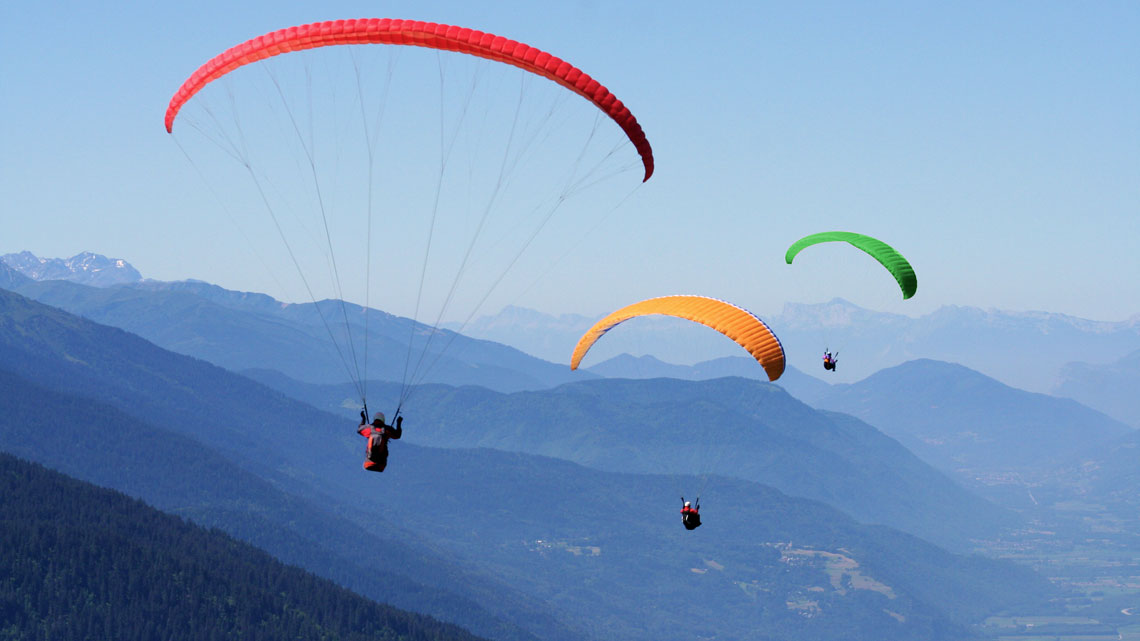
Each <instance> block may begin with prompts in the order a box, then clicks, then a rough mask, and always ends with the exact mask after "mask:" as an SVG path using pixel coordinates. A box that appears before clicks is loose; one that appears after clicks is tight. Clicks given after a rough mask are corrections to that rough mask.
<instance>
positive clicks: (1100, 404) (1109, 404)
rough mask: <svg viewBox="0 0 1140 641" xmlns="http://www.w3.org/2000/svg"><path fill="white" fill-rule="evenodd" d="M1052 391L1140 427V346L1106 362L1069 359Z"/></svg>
mask: <svg viewBox="0 0 1140 641" xmlns="http://www.w3.org/2000/svg"><path fill="white" fill-rule="evenodd" d="M1052 392H1053V394H1055V395H1057V396H1064V397H1066V398H1072V399H1075V400H1077V401H1080V402H1081V403H1083V404H1085V405H1088V406H1089V407H1091V408H1093V409H1097V410H1100V411H1102V412H1104V413H1105V414H1108V415H1109V416H1111V417H1112V418H1115V419H1116V420H1118V421H1121V422H1122V423H1126V424H1128V425H1131V426H1132V427H1136V428H1140V350H1137V351H1135V352H1132V353H1131V354H1129V355H1127V356H1125V357H1124V358H1121V359H1120V360H1117V361H1115V362H1111V363H1109V364H1107V365H1096V364H1092V363H1069V364H1067V365H1065V367H1064V368H1062V369H1061V380H1060V381H1059V382H1058V383H1057V385H1056V386H1055V387H1054V388H1053V390H1052Z"/></svg>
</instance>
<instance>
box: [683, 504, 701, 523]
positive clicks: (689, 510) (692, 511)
mask: <svg viewBox="0 0 1140 641" xmlns="http://www.w3.org/2000/svg"><path fill="white" fill-rule="evenodd" d="M681 501H682V502H684V504H685V505H684V507H682V508H681V523H683V524H684V525H685V529H686V530H695V529H697V528H699V527H701V513H700V510H701V501H700V499H697V505H696V507H693V506H692V505H690V504H689V502H688V501H686V500H685V497H683V496H682V497H681Z"/></svg>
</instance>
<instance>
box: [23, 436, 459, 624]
mask: <svg viewBox="0 0 1140 641" xmlns="http://www.w3.org/2000/svg"><path fill="white" fill-rule="evenodd" d="M0 513H2V514H3V515H4V518H3V519H0V576H3V577H4V590H3V601H2V602H3V603H4V635H5V636H6V637H7V638H12V639H39V638H61V639H62V638H66V639H104V638H113V639H168V640H170V641H181V640H186V641H200V640H201V639H220V638H231V639H237V638H254V637H256V638H265V639H285V638H289V639H311V640H314V641H316V640H318V639H329V638H338V639H353V640H357V641H364V640H365V639H394V638H400V639H408V641H413V640H417V641H447V640H451V639H455V640H458V641H475V640H476V637H475V636H474V635H472V634H471V633H469V632H467V631H466V630H462V629H460V628H457V627H455V626H452V625H448V624H444V623H440V622H438V621H434V620H432V619H430V618H428V617H425V616H423V615H415V614H411V613H408V612H404V611H401V610H397V609H396V608H393V607H391V606H387V605H381V604H378V603H376V602H373V601H368V600H366V599H363V598H361V597H360V596H359V595H357V594H354V593H352V592H350V591H348V590H346V589H344V588H342V587H339V586H337V585H335V584H334V583H333V582H332V581H329V580H327V579H318V578H317V577H315V576H313V575H311V574H308V573H307V572H304V571H303V570H300V569H298V568H296V567H289V566H286V565H284V564H283V563H281V562H280V561H278V560H276V559H274V558H272V557H271V556H269V555H268V554H266V553H265V552H263V551H261V550H258V549H256V548H254V547H252V546H249V545H245V544H242V543H239V542H238V541H235V540H233V539H232V538H230V537H228V536H226V535H224V534H222V533H221V532H218V531H216V530H206V529H204V528H202V527H199V526H195V525H191V524H189V523H186V522H185V521H184V520H182V519H180V518H178V517H176V516H171V515H167V514H162V513H161V512H159V511H158V510H155V509H154V508H152V507H150V506H148V505H146V504H145V503H143V502H142V501H138V500H133V499H130V498H128V497H126V496H123V495H122V494H120V493H119V492H114V491H111V490H106V489H103V488H98V487H95V486H93V485H90V484H88V483H83V482H81V481H77V480H75V479H72V478H68V477H66V476H64V475H62V474H59V473H58V472H52V471H49V470H47V469H44V468H43V467H41V466H38V465H34V464H32V463H28V462H25V461H20V460H18V459H16V458H14V457H12V456H8V455H4V454H0ZM45 630H51V631H52V632H51V634H50V635H45V634H43V633H44V631H45ZM254 630H256V632H257V633H256V635H251V634H250V633H251V632H252V631H254Z"/></svg>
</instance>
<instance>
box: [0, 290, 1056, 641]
mask: <svg viewBox="0 0 1140 641" xmlns="http://www.w3.org/2000/svg"><path fill="white" fill-rule="evenodd" d="M0 370H3V371H4V372H5V375H6V376H7V381H6V382H5V383H4V384H3V385H0V391H3V393H5V395H6V398H5V401H4V403H5V407H13V408H19V411H12V412H8V413H6V415H5V416H4V417H2V421H3V423H2V429H0V437H2V438H3V448H4V449H11V448H14V447H15V448H21V449H22V451H21V452H20V454H21V455H22V456H25V457H27V458H33V459H36V460H41V459H49V460H47V461H45V462H46V463H48V464H50V465H53V466H59V467H62V468H67V469H68V470H69V471H71V472H73V473H74V472H76V471H77V470H83V469H85V470H87V472H86V473H88V474H91V475H93V476H98V477H100V478H101V479H102V480H103V481H104V482H107V483H109V484H116V485H118V484H122V485H130V486H132V487H133V488H134V489H135V491H136V492H139V493H148V494H150V495H151V498H148V499H147V500H148V501H153V502H155V503H156V504H162V503H163V502H164V501H165V502H169V503H170V504H172V506H173V504H181V505H182V508H180V509H181V510H184V511H185V513H186V514H188V515H190V516H191V517H192V518H193V517H195V516H197V515H200V514H209V515H210V517H209V518H210V519H212V522H211V523H209V524H211V525H217V526H218V527H222V528H224V529H226V530H227V531H231V530H232V533H233V534H234V535H235V536H238V537H239V538H247V537H248V538H249V539H254V540H253V542H255V543H258V544H261V543H265V544H266V545H267V549H270V551H271V552H273V553H274V554H278V555H283V556H289V555H292V556H293V557H296V558H297V559H298V561H303V562H302V563H300V564H302V565H304V566H305V567H309V568H310V569H313V570H315V571H318V572H320V573H322V574H324V575H326V576H328V575H337V576H330V578H334V579H336V580H338V582H344V583H346V584H347V583H348V582H349V581H356V582H358V583H360V582H363V583H368V581H369V579H370V578H371V576H372V575H375V576H377V577H380V578H378V579H376V580H375V581H373V583H372V587H371V589H372V590H374V591H378V590H380V589H383V588H382V586H383V585H384V584H385V581H384V579H383V578H382V577H383V575H384V574H385V573H389V574H394V575H396V576H397V577H405V578H404V579H403V584H407V583H408V579H407V578H406V577H415V578H414V579H413V582H420V583H421V585H422V586H423V587H422V588H419V593H422V594H435V595H436V597H435V599H434V600H433V599H425V600H424V604H421V607H423V606H424V605H425V604H428V605H433V606H437V607H442V606H439V604H440V603H441V602H445V601H447V600H448V599H450V600H451V602H453V603H454V602H456V600H457V599H459V600H463V599H466V600H467V602H468V603H474V604H477V606H476V607H475V608H471V609H467V610H462V609H461V610H458V611H453V612H443V613H436V612H432V614H435V615H436V616H440V617H441V618H445V619H446V620H449V621H454V622H458V623H463V624H464V625H469V626H471V627H472V629H473V630H474V631H476V632H477V633H479V634H487V636H493V637H494V638H525V636H526V635H534V636H537V637H538V638H544V639H571V638H628V639H649V638H666V639H669V638H678V639H680V638H692V637H693V636H697V635H702V634H713V635H715V636H717V637H719V638H764V637H765V636H770V637H772V638H783V639H801V638H802V639H807V638H820V637H823V636H832V637H833V636H835V635H837V634H841V635H845V636H847V637H848V638H883V639H891V638H908V639H949V638H958V637H960V636H962V635H963V634H964V629H965V628H964V626H966V625H967V624H969V623H971V622H975V621H977V620H979V619H980V618H981V617H982V616H984V615H986V614H988V613H992V612H995V611H997V610H1000V609H1001V608H1003V607H1013V606H1015V605H1018V604H1024V603H1026V602H1032V601H1039V600H1042V599H1045V598H1047V597H1048V596H1049V595H1050V594H1051V593H1052V589H1051V588H1050V587H1049V586H1048V584H1047V583H1045V582H1044V581H1042V580H1041V579H1040V578H1039V577H1036V576H1035V575H1033V574H1032V573H1029V572H1027V571H1026V570H1024V569H1021V568H1018V567H1017V566H1014V565H1012V564H1009V563H999V562H995V561H991V560H987V559H982V558H978V557H964V556H956V555H952V554H949V553H947V552H945V551H943V550H940V549H939V548H937V547H934V546H932V545H930V544H928V543H925V542H923V541H921V540H919V539H917V538H914V537H911V536H908V535H904V534H901V533H899V532H897V531H894V530H891V529H889V528H884V527H881V526H864V525H860V524H858V523H856V522H854V521H853V520H851V519H850V518H849V517H847V516H845V515H844V514H842V513H840V512H838V511H836V510H834V509H833V508H831V507H828V506H826V505H823V504H821V503H816V502H812V501H808V500H805V499H799V498H794V497H790V496H787V495H784V494H782V493H780V492H778V491H776V490H774V489H772V488H770V487H767V486H764V485H759V484H755V483H750V482H747V481H742V480H734V479H730V478H723V479H721V480H719V481H718V487H720V488H721V489H719V490H718V494H717V496H718V498H717V501H716V503H715V504H714V505H715V506H716V507H711V508H710V510H711V511H709V513H708V514H709V516H708V518H707V523H706V526H705V527H703V528H702V529H701V530H699V531H697V532H696V533H686V532H685V531H684V530H683V529H681V528H680V525H679V524H678V523H676V521H677V520H679V519H677V515H676V514H675V512H674V511H673V510H672V509H665V510H662V506H661V503H660V502H661V500H662V499H664V500H665V501H666V502H667V503H668V502H670V501H669V497H671V495H672V494H673V492H672V491H671V489H670V488H671V487H672V486H673V480H674V477H675V476H676V475H666V476H653V475H635V474H628V473H616V472H604V471H599V470H594V469H588V468H585V467H581V466H579V465H576V464H574V463H571V462H566V461H561V460H557V459H552V458H544V457H538V456H534V455H529V454H522V453H511V452H501V451H496V450H491V449H470V448H467V447H464V448H453V449H437V448H425V447H417V446H416V445H413V444H412V443H411V442H410V441H409V442H399V443H396V444H394V445H393V460H392V461H391V463H390V466H389V470H388V472H386V473H385V474H384V475H383V476H380V475H374V474H369V473H366V472H363V471H362V470H360V468H359V460H360V456H361V455H360V453H359V448H360V446H361V443H359V442H354V441H358V440H359V437H356V436H355V434H353V433H352V427H350V425H351V423H349V422H348V421H346V420H345V419H344V418H338V417H336V416H333V415H330V414H326V413H323V412H320V411H318V410H316V409H313V408H311V407H308V406H305V405H303V404H300V403H297V402H296V401H292V400H290V399H288V398H286V397H285V396H283V395H281V394H279V393H277V392H273V391H271V390H269V389H267V388H264V387H262V386H260V385H258V384H257V383H254V382H252V381H249V380H247V379H244V378H242V377H240V376H237V375H235V374H232V373H230V372H226V371H225V370H222V369H219V368H217V367H214V366H212V365H209V364H207V363H204V362H202V361H198V360H195V359H192V358H187V357H185V356H180V355H177V354H173V353H170V352H167V351H165V350H162V349H160V348H158V347H156V346H154V345H150V344H149V343H146V342H145V341H143V340H141V339H140V338H138V337H135V336H132V335H130V334H127V333H126V332H122V331H120V330H116V329H113V328H108V327H105V326H100V325H98V324H95V323H92V322H90V321H86V320H83V319H80V318H76V317H74V316H70V315H67V314H65V313H63V312H61V311H59V310H55V309H52V308H50V307H46V306H43V305H40V304H37V303H34V302H33V301H30V300H28V299H25V298H22V297H20V296H18V295H15V294H10V293H6V292H0ZM651 383H653V381H648V382H642V383H641V384H651ZM674 383H676V382H674ZM712 383H715V382H710V383H709V384H712ZM741 383H745V384H748V385H756V383H754V382H749V381H741ZM584 384H585V385H588V382H587V383H582V384H576V385H571V386H567V387H568V389H571V390H573V389H575V388H577V387H580V386H581V385H584ZM464 389H469V388H458V389H456V390H455V391H456V392H462V390H464ZM585 389H586V390H589V387H586V388H585ZM769 393H772V394H777V395H782V394H783V392H782V391H780V390H779V389H778V388H775V387H772V388H771V392H769ZM805 411H809V412H810V410H807V409H806V408H805ZM345 423H349V425H345ZM415 425H417V423H409V424H408V425H407V426H406V428H405V429H406V430H407V432H408V434H409V437H408V438H410V434H411V432H412V430H414V429H417V428H415V427H414V426H415ZM418 425H419V426H420V427H419V428H418V429H421V430H428V429H429V424H428V423H427V422H426V421H421V422H420V423H418ZM124 429H125V430H127V431H123V430H124ZM61 445H62V446H63V447H61ZM685 482H686V483H692V482H693V481H691V480H689V481H685ZM250 492H254V494H250ZM218 493H223V494H225V495H227V496H228V497H229V498H225V499H222V500H220V501H219V500H218V499H217V498H211V497H217V496H218ZM259 496H260V497H261V498H258V497H259ZM274 496H276V497H278V498H277V499H273V500H276V501H280V503H278V504H276V505H274V504H273V503H272V501H269V502H267V501H268V500H269V499H272V498H273V497H274ZM172 497H181V498H180V499H177V498H172ZM674 500H675V499H674ZM667 503H666V504H667ZM729 506H731V508H730V507H729ZM175 509H179V508H175ZM673 509H675V508H673ZM354 529H356V530H358V532H357V533H356V534H353V533H352V532H353V530H354ZM322 533H323V534H328V535H329V537H327V538H326V537H322V536H320V535H321V534H322ZM693 534H695V536H693ZM362 542H365V543H364V545H363V546H362ZM416 550H419V552H418V553H417V552H416ZM349 554H352V555H353V556H354V557H355V558H357V559H359V558H360V557H359V556H357V555H359V554H365V555H366V557H367V558H369V559H373V561H372V562H371V563H369V565H368V566H365V568H364V569H365V570H366V571H365V572H363V576H360V573H359V572H358V573H357V574H358V576H355V577H354V578H352V579H346V578H345V576H349V575H351V572H350V571H348V570H347V569H346V568H345V566H344V565H343V564H342V563H341V562H340V561H337V560H338V559H343V558H346V557H347V556H348V555H349ZM373 554H374V555H375V556H372V555H373ZM448 559H451V562H450V563H449V562H448ZM287 560H288V559H287ZM360 566H361V564H360V562H359V560H358V561H357V562H356V566H355V567H356V569H357V570H360V569H361V567H360ZM449 568H450V569H449ZM359 589H364V588H359ZM388 589H389V590H392V588H391V587H389V588H388ZM396 592H397V594H399V590H396ZM448 593H450V594H451V595H452V596H450V597H448V596H447V595H448ZM404 598H405V599H407V598H408V597H407V595H404ZM412 600H416V599H415V598H414V597H413V598H412ZM443 609H444V610H446V608H443ZM458 618H464V619H467V620H466V621H458V620H457V619H458ZM480 626H481V628H482V631H481V630H480ZM496 626H497V627H498V629H499V630H506V631H507V632H503V633H496V634H489V633H488V632H487V631H488V630H491V631H494V630H495V629H496ZM510 631H514V632H513V633H509V632H510Z"/></svg>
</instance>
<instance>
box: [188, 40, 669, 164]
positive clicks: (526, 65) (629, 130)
mask: <svg viewBox="0 0 1140 641" xmlns="http://www.w3.org/2000/svg"><path fill="white" fill-rule="evenodd" d="M361 44H390V45H409V46H415V47H426V48H430V49H442V50H445V51H456V52H460V53H466V54H470V55H473V56H478V57H480V58H487V59H489V60H496V61H499V62H505V63H507V64H510V65H514V66H516V67H519V68H520V69H523V70H525V71H529V72H531V73H534V74H537V75H539V76H542V77H544V78H548V79H550V80H553V81H554V82H557V83H558V84H560V85H562V86H563V87H566V88H567V89H569V90H571V91H573V92H574V93H577V94H578V95H580V96H582V97H583V98H585V99H587V100H589V101H590V102H592V103H594V104H595V105H596V106H597V107H598V108H599V109H601V110H602V111H603V112H604V113H605V114H606V115H607V116H609V117H610V118H611V119H613V121H614V122H616V123H617V124H618V126H620V127H621V128H622V131H624V132H625V134H626V136H628V137H629V140H630V142H632V143H633V146H634V147H635V148H636V149H637V152H638V153H639V154H640V155H641V160H642V163H643V164H644V165H645V178H644V179H643V181H644V180H649V177H650V176H652V175H653V149H652V148H650V146H649V140H648V139H647V138H646V137H645V133H644V132H643V131H642V130H641V125H639V124H638V123H637V118H635V117H634V116H633V114H632V113H630V111H629V109H628V108H626V106H625V105H623V104H622V102H621V101H620V100H618V99H617V97H616V96H614V95H613V94H612V93H610V91H609V90H608V89H606V88H605V87H604V86H602V85H601V84H600V83H599V82H598V81H597V80H594V79H593V78H591V77H590V76H589V75H588V74H586V73H584V72H582V71H581V70H580V69H578V68H577V67H575V66H573V65H571V64H570V63H568V62H566V61H564V60H562V59H561V58H557V57H555V56H552V55H550V54H549V53H546V52H544V51H541V50H539V49H536V48H534V47H531V46H529V45H526V44H523V43H521V42H516V41H514V40H508V39H507V38H503V37H501V36H496V35H494V34H490V33H484V32H482V31H475V30H473V29H465V28H462V27H456V26H452V25H445V24H437V23H434V22H421V21H414V20H392V19H389V18H368V19H360V20H331V21H327V22H314V23H312V24H307V25H301V26H297V27H289V28H287V29H280V30H278V31H274V32H272V33H267V34H265V35H263V36H259V37H257V38H254V39H252V40H248V41H246V42H243V43H242V44H240V45H237V46H235V47H231V48H229V49H227V50H226V51H224V52H222V53H221V54H219V55H218V56H215V57H214V58H213V59H212V60H210V61H209V62H207V63H206V64H204V65H202V66H201V67H199V68H198V70H197V71H195V72H194V73H193V75H191V76H190V77H189V78H188V79H187V80H186V82H184V83H182V86H181V87H179V89H178V91H177V92H176V93H175V94H174V97H173V98H171V99H170V106H169V107H167V109H166V131H167V132H168V133H169V132H172V131H173V129H174V119H175V118H176V117H177V116H178V111H179V110H180V109H181V108H182V105H184V104H185V103H186V101H188V100H190V98H192V97H193V96H194V94H196V93H198V92H199V91H200V90H201V89H202V88H203V87H205V86H206V85H207V84H209V83H210V82H212V81H214V80H216V79H218V78H220V77H222V76H224V75H225V74H227V73H229V72H231V71H233V70H234V69H237V68H238V67H241V66H243V65H247V64H250V63H252V62H257V61H258V60H264V59H265V58H269V57H272V56H276V55H278V54H282V53H287V52H290V51H300V50H304V49H313V48H316V47H325V46H330V45H361Z"/></svg>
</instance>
